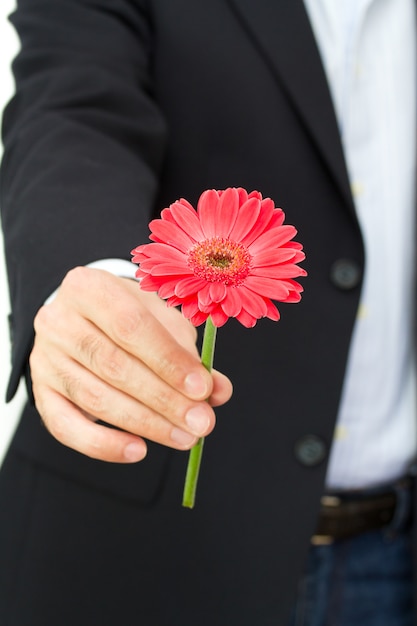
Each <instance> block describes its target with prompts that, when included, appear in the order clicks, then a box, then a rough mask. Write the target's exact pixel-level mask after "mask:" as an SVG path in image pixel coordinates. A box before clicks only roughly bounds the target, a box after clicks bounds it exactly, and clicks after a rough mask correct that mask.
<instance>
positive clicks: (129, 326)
mask: <svg viewBox="0 0 417 626" xmlns="http://www.w3.org/2000/svg"><path fill="white" fill-rule="evenodd" d="M145 326H146V323H145V320H144V315H143V313H142V312H141V311H140V310H139V309H135V310H129V311H123V312H121V313H119V315H118V316H117V317H116V319H115V323H114V332H115V334H116V337H118V338H119V339H120V340H121V341H122V342H130V341H131V340H132V338H133V337H135V336H137V335H138V334H139V333H140V332H144V329H145Z"/></svg>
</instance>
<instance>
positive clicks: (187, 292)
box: [175, 276, 206, 298]
mask: <svg viewBox="0 0 417 626" xmlns="http://www.w3.org/2000/svg"><path fill="white" fill-rule="evenodd" d="M205 285H206V282H205V281H204V280H202V279H201V278H198V276H189V277H187V278H181V279H180V280H179V281H178V283H177V284H176V286H175V295H176V296H178V297H179V298H188V297H190V296H191V295H195V294H197V293H198V292H199V291H200V289H202V288H203V287H205Z"/></svg>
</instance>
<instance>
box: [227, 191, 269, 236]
mask: <svg viewBox="0 0 417 626" xmlns="http://www.w3.org/2000/svg"><path fill="white" fill-rule="evenodd" d="M260 210H261V203H260V201H259V200H258V198H249V199H248V200H247V201H246V202H245V203H244V204H242V206H241V207H240V209H239V214H238V216H237V219H236V222H235V225H234V226H233V228H232V230H231V231H230V234H229V239H231V240H232V241H237V242H240V241H241V240H242V239H243V237H245V235H247V233H248V232H249V231H250V230H251V229H252V227H253V225H254V224H255V223H256V221H257V220H258V219H259V213H260Z"/></svg>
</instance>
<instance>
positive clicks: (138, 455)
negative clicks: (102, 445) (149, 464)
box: [124, 443, 146, 463]
mask: <svg viewBox="0 0 417 626" xmlns="http://www.w3.org/2000/svg"><path fill="white" fill-rule="evenodd" d="M124 456H125V459H126V460H127V461H130V462H131V463H135V462H137V461H141V460H142V459H143V458H144V457H145V456H146V450H144V449H143V444H142V443H128V444H127V446H126V447H125V449H124Z"/></svg>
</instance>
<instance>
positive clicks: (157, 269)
mask: <svg viewBox="0 0 417 626" xmlns="http://www.w3.org/2000/svg"><path fill="white" fill-rule="evenodd" d="M141 267H142V269H144V270H145V271H146V270H147V269H148V267H149V268H151V269H150V273H151V274H152V276H176V275H177V276H179V275H183V274H191V271H190V268H189V267H188V265H186V264H185V263H184V264H181V263H177V264H175V263H170V262H168V263H156V264H155V262H154V261H153V259H148V261H144V262H143V263H141Z"/></svg>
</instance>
